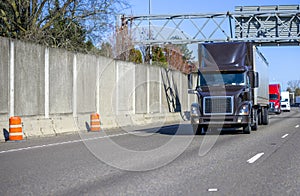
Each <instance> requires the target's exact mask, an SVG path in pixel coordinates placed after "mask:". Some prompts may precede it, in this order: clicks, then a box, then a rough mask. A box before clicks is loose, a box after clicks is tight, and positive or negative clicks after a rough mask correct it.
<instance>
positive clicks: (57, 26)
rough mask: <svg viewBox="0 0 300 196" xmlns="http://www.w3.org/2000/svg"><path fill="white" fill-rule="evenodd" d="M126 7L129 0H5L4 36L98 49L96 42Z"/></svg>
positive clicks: (1, 5)
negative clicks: (95, 45)
mask: <svg viewBox="0 0 300 196" xmlns="http://www.w3.org/2000/svg"><path fill="white" fill-rule="evenodd" d="M125 7H128V3H127V2H126V0H111V1H106V0H93V1H90V0H81V1H78V0H2V1H0V36H4V37H10V38H15V39H20V40H24V41H32V42H35V43H40V44H44V45H47V46H51V47H60V48H65V49H68V50H72V51H81V52H89V51H93V52H96V53H97V52H99V51H97V49H96V48H95V47H94V44H93V43H99V42H100V41H101V39H102V38H103V37H104V36H103V35H104V34H105V33H107V32H108V31H110V30H112V28H111V26H112V25H114V24H115V23H114V17H115V15H116V14H117V13H118V12H119V10H121V9H123V8H125Z"/></svg>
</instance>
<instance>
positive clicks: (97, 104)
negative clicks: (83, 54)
mask: <svg viewBox="0 0 300 196" xmlns="http://www.w3.org/2000/svg"><path fill="white" fill-rule="evenodd" d="M96 80H97V81H96V88H97V89H96V102H97V103H96V107H97V108H96V110H97V111H96V112H97V113H98V114H100V58H99V57H98V58H97V76H96Z"/></svg>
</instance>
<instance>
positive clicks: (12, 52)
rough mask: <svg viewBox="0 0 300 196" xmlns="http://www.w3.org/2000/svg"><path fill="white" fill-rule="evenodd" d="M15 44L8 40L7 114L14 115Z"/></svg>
mask: <svg viewBox="0 0 300 196" xmlns="http://www.w3.org/2000/svg"><path fill="white" fill-rule="evenodd" d="M14 88H15V45H14V42H13V41H12V40H10V58H9V116H10V117H12V116H14V115H15V92H14V91H15V89H14Z"/></svg>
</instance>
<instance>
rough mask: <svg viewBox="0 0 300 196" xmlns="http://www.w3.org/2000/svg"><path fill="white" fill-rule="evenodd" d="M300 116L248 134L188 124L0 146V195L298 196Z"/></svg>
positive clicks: (276, 118) (277, 118)
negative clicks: (197, 129) (202, 131)
mask: <svg viewBox="0 0 300 196" xmlns="http://www.w3.org/2000/svg"><path fill="white" fill-rule="evenodd" d="M299 125H300V109H299V108H293V110H292V111H291V112H284V113H282V114H281V115H270V124H269V125H268V126H259V129H258V130H257V131H252V132H251V134H243V133H242V132H241V130H222V132H220V131H221V130H211V131H210V132H209V133H208V134H207V135H205V136H201V135H197V136H194V135H193V134H192V130H191V127H190V125H189V123H188V122H183V123H182V124H175V125H166V126H163V127H155V125H153V126H151V127H142V128H141V127H139V128H133V127H126V128H123V129H120V130H109V131H105V130H103V131H101V132H99V133H85V132H80V133H78V134H71V135H59V136H56V137H48V138H34V139H28V140H24V141H21V142H6V143H4V142H3V143H0V163H1V166H0V183H1V187H0V195H300V186H299V184H300V142H299V141H300V127H299Z"/></svg>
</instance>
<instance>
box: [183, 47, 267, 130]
mask: <svg viewBox="0 0 300 196" xmlns="http://www.w3.org/2000/svg"><path fill="white" fill-rule="evenodd" d="M198 48H199V49H198V53H199V67H198V73H197V85H196V87H195V88H194V89H189V91H188V92H189V93H190V94H195V95H196V96H197V102H195V103H192V105H191V109H190V115H191V124H192V127H193V131H194V133H195V134H205V133H206V132H207V130H208V129H210V128H216V127H217V128H227V127H229V128H242V130H243V132H244V133H246V134H249V133H250V131H251V130H257V129H258V125H260V124H264V125H267V124H268V123H269V120H268V107H269V86H268V85H269V75H268V73H269V71H268V68H269V65H268V62H267V61H266V59H265V58H264V56H263V55H262V54H261V53H260V52H259V51H258V49H257V47H255V46H254V45H253V44H252V43H250V42H222V43H203V44H199V47H198Z"/></svg>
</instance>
